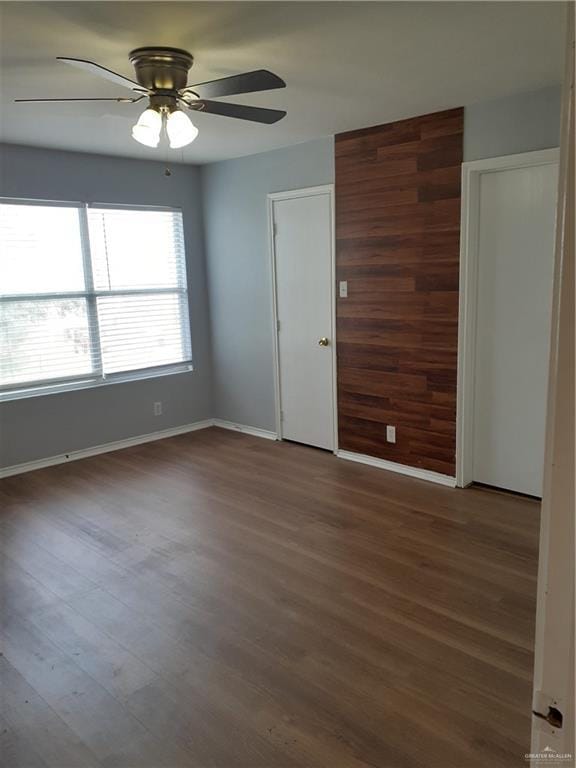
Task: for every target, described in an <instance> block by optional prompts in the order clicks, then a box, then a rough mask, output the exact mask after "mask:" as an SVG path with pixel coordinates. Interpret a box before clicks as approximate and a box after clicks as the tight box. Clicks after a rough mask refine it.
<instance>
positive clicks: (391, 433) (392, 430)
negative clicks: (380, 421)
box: [386, 426, 396, 443]
mask: <svg viewBox="0 0 576 768" xmlns="http://www.w3.org/2000/svg"><path fill="white" fill-rule="evenodd" d="M386 440H387V441H388V442H389V443H395V442H396V427H390V426H388V427H386Z"/></svg>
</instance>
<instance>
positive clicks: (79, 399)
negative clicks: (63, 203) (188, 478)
mask: <svg viewBox="0 0 576 768" xmlns="http://www.w3.org/2000/svg"><path fill="white" fill-rule="evenodd" d="M164 168H165V165H164V164H162V163H159V162H150V161H140V160H123V159H120V158H117V157H116V158H112V157H104V156H98V155H89V154H80V153H72V152H60V151H54V150H42V149H33V148H30V147H19V146H14V145H4V146H2V147H1V148H0V182H1V183H0V194H2V195H5V196H9V197H28V198H30V197H32V198H43V199H48V200H81V201H91V202H108V203H127V204H130V203H132V204H140V205H171V206H175V207H180V208H182V209H183V213H184V236H185V240H186V260H187V269H188V283H189V289H190V319H191V326H192V349H193V355H194V364H195V370H194V371H193V372H191V373H181V374H176V375H173V376H162V377H157V378H154V379H146V380H142V381H137V382H131V383H123V384H110V385H106V386H101V387H96V388H93V389H84V390H78V391H76V392H69V393H66V394H52V395H44V396H39V397H32V398H28V399H25V400H15V401H12V402H6V403H0V466H10V465H13V464H18V463H21V462H25V461H32V460H34V459H38V458H44V457H47V456H53V455H58V454H62V453H67V452H69V451H74V450H80V449H82V448H88V447H90V446H94V445H99V444H101V443H107V442H111V441H114V440H121V439H124V438H128V437H133V436H136V435H141V434H146V433H148V432H154V431H157V430H161V429H168V428H170V427H176V426H180V425H182V424H188V423H191V422H194V421H198V420H201V419H204V418H209V417H210V416H211V414H212V399H211V354H210V332H209V309H208V297H207V287H206V269H205V260H204V243H203V230H202V226H203V225H202V196H201V187H200V171H199V169H198V168H196V167H192V166H184V165H175V166H173V167H172V176H170V177H165V176H164ZM156 400H161V401H162V402H163V404H164V409H163V410H164V413H163V415H162V416H154V415H153V406H152V403H153V402H154V401H156Z"/></svg>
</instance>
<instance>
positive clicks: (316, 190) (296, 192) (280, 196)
mask: <svg viewBox="0 0 576 768" xmlns="http://www.w3.org/2000/svg"><path fill="white" fill-rule="evenodd" d="M318 195H328V197H329V202H330V308H331V318H330V325H331V327H330V337H331V339H332V349H331V353H332V433H333V446H334V447H333V451H332V452H333V453H334V454H336V452H337V451H338V398H337V384H336V235H335V229H334V226H335V218H334V184H324V185H322V186H318V187H306V188H304V189H292V190H287V191H285V192H272V193H270V194H269V195H268V196H267V209H268V250H269V253H270V274H271V290H272V323H273V325H272V329H273V331H272V336H273V340H274V389H275V400H276V408H275V411H276V433H277V435H278V439H279V440H282V419H281V414H280V411H281V403H282V393H281V391H280V344H279V340H278V298H277V291H276V247H275V238H274V203H275V202H277V201H278V200H294V199H296V198H300V197H316V196H318Z"/></svg>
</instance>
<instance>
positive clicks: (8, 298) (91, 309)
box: [0, 196, 194, 403]
mask: <svg viewBox="0 0 576 768" xmlns="http://www.w3.org/2000/svg"><path fill="white" fill-rule="evenodd" d="M0 204H4V205H38V206H43V207H63V208H76V209H77V210H78V218H79V235H80V243H81V258H82V268H83V274H84V290H83V291H53V292H49V293H29V294H5V295H3V294H1V293H0V304H6V303H10V302H13V301H35V302H39V301H46V300H54V299H84V300H85V302H86V316H87V319H88V333H89V339H90V350H91V355H92V371H91V372H90V373H89V374H78V375H76V376H61V377H57V378H51V379H38V380H36V381H27V382H23V383H22V384H17V385H14V384H9V385H4V386H3V385H0V403H1V402H7V401H10V400H20V399H23V398H28V397H38V396H42V395H49V394H61V393H64V392H72V391H75V390H80V389H92V388H96V387H101V386H107V385H109V384H120V383H126V382H132V381H142V380H143V379H151V378H158V377H161V376H172V375H175V374H180V373H189V372H191V371H193V370H194V364H193V351H192V333H191V322H190V300H189V288H188V263H187V259H186V240H185V235H184V217H183V213H182V209H181V208H178V207H173V206H165V205H140V204H138V205H131V204H129V203H100V202H84V201H78V200H44V199H40V198H24V197H4V196H0ZM91 208H99V209H109V210H127V211H165V212H166V211H167V212H170V213H179V214H180V216H181V217H182V241H183V247H184V265H183V268H184V269H183V274H184V284H183V286H182V287H176V288H173V287H169V288H129V289H116V290H114V289H112V290H98V289H95V288H94V275H93V264H92V255H91V249H90V234H89V224H88V211H89V210H90V209H91ZM150 294H155V295H157V294H171V295H174V294H176V295H177V296H178V297H179V301H180V304H181V305H182V306H183V309H184V312H183V317H184V322H183V323H182V326H181V331H182V334H183V346H184V348H185V349H186V350H188V351H189V353H190V354H189V358H190V359H189V360H184V361H181V362H178V363H168V364H166V365H159V366H151V367H147V368H139V369H132V370H129V371H119V372H116V373H109V374H105V373H104V370H103V365H102V347H101V344H100V326H99V323H98V310H97V300H98V298H100V297H101V296H104V297H109V296H138V295H150Z"/></svg>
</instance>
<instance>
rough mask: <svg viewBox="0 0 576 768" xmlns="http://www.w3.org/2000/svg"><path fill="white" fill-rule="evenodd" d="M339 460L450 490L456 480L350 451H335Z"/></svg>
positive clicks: (426, 470) (438, 473)
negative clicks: (434, 484)
mask: <svg viewBox="0 0 576 768" xmlns="http://www.w3.org/2000/svg"><path fill="white" fill-rule="evenodd" d="M336 456H337V457H338V458H339V459H346V460H347V461H357V462H358V463H359V464H368V465H369V466H370V467H377V468H378V469H387V470H388V471H389V472H396V473H398V474H399V475H408V476H409V477H416V478H418V480H428V482H430V483H437V484H438V485H447V486H449V487H450V488H455V487H456V478H455V477H450V475H442V474H440V472H431V471H430V470H428V469H418V468H417V467H408V466H407V465H406V464H397V463H396V462H395V461H386V460H385V459H377V458H375V457H374V456H366V455H365V454H363V453H353V452H352V451H336Z"/></svg>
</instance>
